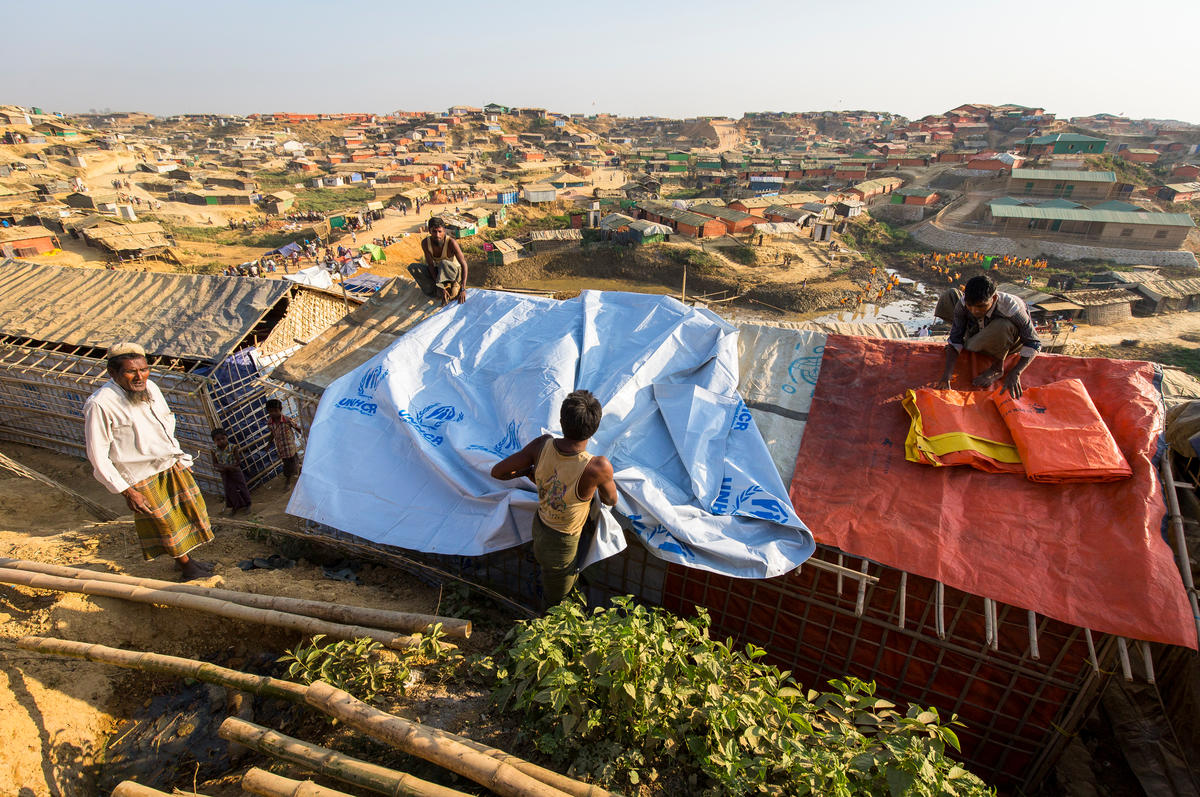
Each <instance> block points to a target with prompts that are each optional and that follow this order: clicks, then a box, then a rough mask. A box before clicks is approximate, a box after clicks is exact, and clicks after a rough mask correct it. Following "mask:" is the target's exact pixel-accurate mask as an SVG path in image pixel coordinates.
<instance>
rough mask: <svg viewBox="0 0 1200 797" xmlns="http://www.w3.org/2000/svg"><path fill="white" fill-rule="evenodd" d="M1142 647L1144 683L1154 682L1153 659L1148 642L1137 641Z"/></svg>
mask: <svg viewBox="0 0 1200 797" xmlns="http://www.w3.org/2000/svg"><path fill="white" fill-rule="evenodd" d="M1138 645H1139V647H1141V649H1142V666H1143V667H1145V668H1146V683H1148V684H1152V683H1154V659H1153V658H1152V657H1151V655H1150V643H1149V642H1146V641H1144V640H1143V641H1141V642H1139V643H1138Z"/></svg>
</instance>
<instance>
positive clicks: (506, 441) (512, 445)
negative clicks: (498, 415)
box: [467, 421, 521, 459]
mask: <svg viewBox="0 0 1200 797" xmlns="http://www.w3.org/2000/svg"><path fill="white" fill-rule="evenodd" d="M520 431H521V424H519V423H517V422H516V421H509V422H508V431H507V432H506V433H505V434H504V437H502V438H500V442H499V443H496V445H494V446H481V445H479V444H475V445H471V446H467V449H468V450H471V451H487V452H489V453H491V454H495V455H496V456H498V457H500V459H504V458H505V457H506V456H508V455H509V454H511V453H513V452H514V451H516V450H517V449H518V448H520V447H521V444H520V443H519V442H518V441H517V435H518V434H519V433H520Z"/></svg>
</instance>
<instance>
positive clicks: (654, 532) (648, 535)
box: [627, 515, 696, 562]
mask: <svg viewBox="0 0 1200 797" xmlns="http://www.w3.org/2000/svg"><path fill="white" fill-rule="evenodd" d="M627 517H628V518H629V525H631V526H633V530H634V532H635V533H636V534H637V535H638V536H639V537H641V538H642V539H643V540H645V541H646V544H647V545H650V546H652V547H654V548H656V549H657V550H660V551H663V552H665V553H673V554H675V555H676V556H678V557H679V558H681V559H684V560H686V561H689V562H691V561H694V560H695V558H696V554H695V553H693V552H692V549H691V548H689V547H688V546H687V544H686V543H685V542H683V541H682V540H680V539H679V538H678V537H676V536H675V535H674V534H672V533H671V530H670V529H668V528H667V527H666V526H664V525H663V524H661V523H658V524H656V525H654V526H647V525H646V521H645V519H644V518H643V517H642V516H641V515H627Z"/></svg>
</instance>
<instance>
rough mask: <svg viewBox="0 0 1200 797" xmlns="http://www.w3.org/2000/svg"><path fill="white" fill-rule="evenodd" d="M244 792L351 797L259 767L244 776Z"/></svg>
mask: <svg viewBox="0 0 1200 797" xmlns="http://www.w3.org/2000/svg"><path fill="white" fill-rule="evenodd" d="M242 791H245V792H249V793H250V794H257V795H259V797H350V795H348V794H346V793H345V792H343V791H334V790H333V789H327V788H325V787H324V786H319V785H317V784H316V783H313V782H312V781H310V780H292V779H291V778H285V777H283V776H282V775H275V774H273V773H271V772H267V771H266V770H264V769H259V768H258V767H253V768H251V769H249V770H247V772H246V774H245V775H242Z"/></svg>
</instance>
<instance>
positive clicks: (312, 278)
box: [283, 266, 333, 288]
mask: <svg viewBox="0 0 1200 797" xmlns="http://www.w3.org/2000/svg"><path fill="white" fill-rule="evenodd" d="M283 278H284V279H285V280H290V281H292V282H298V283H300V284H301V285H308V286H310V287H313V288H332V287H333V277H331V276H329V272H328V271H326V270H325V269H324V268H322V267H321V266H309V267H308V268H302V269H300V270H299V271H297V272H296V273H295V274H284V275H283Z"/></svg>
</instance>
